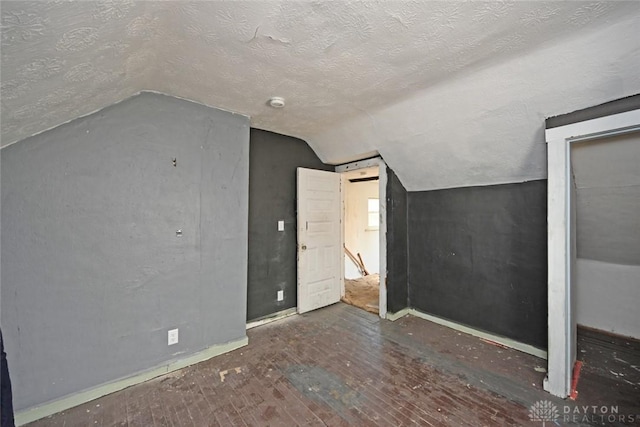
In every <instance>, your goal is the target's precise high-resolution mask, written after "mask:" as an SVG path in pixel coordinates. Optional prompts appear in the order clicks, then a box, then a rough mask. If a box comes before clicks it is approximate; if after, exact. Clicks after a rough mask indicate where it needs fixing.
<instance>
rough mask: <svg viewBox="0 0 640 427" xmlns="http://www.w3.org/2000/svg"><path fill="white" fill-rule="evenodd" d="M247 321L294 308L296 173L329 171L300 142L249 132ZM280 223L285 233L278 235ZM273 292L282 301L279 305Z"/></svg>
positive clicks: (283, 136)
mask: <svg viewBox="0 0 640 427" xmlns="http://www.w3.org/2000/svg"><path fill="white" fill-rule="evenodd" d="M250 145H251V150H250V172H249V199H250V206H249V271H248V279H247V280H248V283H247V293H248V297H247V301H246V303H247V320H249V321H251V320H256V319H260V318H262V317H265V316H269V315H271V314H273V313H277V312H279V311H282V310H286V309H289V308H293V307H295V306H296V304H297V297H298V294H297V290H298V286H297V275H298V273H297V262H296V257H297V253H296V251H297V229H296V224H297V222H296V221H297V216H296V188H297V186H296V169H297V168H298V167H303V168H309V169H321V170H329V171H333V166H329V165H325V164H323V163H322V162H321V161H320V159H319V158H318V156H316V153H314V152H313V150H312V149H311V148H310V147H309V145H307V143H306V142H304V141H303V140H301V139H297V138H293V137H290V136H285V135H280V134H277V133H273V132H267V131H264V130H260V129H251V144H250ZM278 221H284V231H278ZM278 291H284V299H283V300H282V301H278V300H277V298H276V296H277V292H278Z"/></svg>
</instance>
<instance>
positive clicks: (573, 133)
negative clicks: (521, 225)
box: [544, 109, 640, 398]
mask: <svg viewBox="0 0 640 427" xmlns="http://www.w3.org/2000/svg"><path fill="white" fill-rule="evenodd" d="M638 131H640V109H639V110H633V111H627V112H624V113H619V114H612V115H608V116H605V117H601V118H596V119H592V120H586V121H582V122H578V123H573V124H568V125H565V126H560V127H556V128H551V129H547V130H546V132H545V138H546V141H547V172H548V181H547V186H548V189H547V209H548V211H547V227H548V229H547V230H548V231H547V245H548V282H547V286H548V308H547V311H548V369H547V371H548V374H547V378H546V379H545V381H544V389H545V390H546V391H548V392H549V393H551V394H553V395H555V396H559V397H562V398H565V397H567V396H569V395H570V393H571V379H572V374H573V366H574V364H575V361H576V319H575V305H574V304H575V292H574V289H575V283H574V282H575V262H576V246H575V245H576V243H575V242H576V241H575V207H574V205H575V186H574V182H573V174H572V170H571V144H572V143H574V142H582V141H589V140H595V139H600V138H606V137H610V136H616V135H622V134H627V133H632V132H638Z"/></svg>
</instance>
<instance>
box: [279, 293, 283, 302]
mask: <svg viewBox="0 0 640 427" xmlns="http://www.w3.org/2000/svg"><path fill="white" fill-rule="evenodd" d="M283 299H284V291H278V301H282V300H283Z"/></svg>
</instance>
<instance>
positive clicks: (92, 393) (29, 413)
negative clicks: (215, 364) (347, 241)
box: [15, 336, 249, 426]
mask: <svg viewBox="0 0 640 427" xmlns="http://www.w3.org/2000/svg"><path fill="white" fill-rule="evenodd" d="M247 344H249V339H248V338H247V337H246V336H245V337H244V338H240V339H239V340H236V341H231V342H228V343H224V344H217V345H213V346H211V347H208V348H206V349H204V350H202V351H200V352H198V353H195V354H193V355H191V356H189V357H185V358H184V359H180V360H175V361H172V362H169V363H167V364H164V365H161V366H158V367H156V368H153V369H151V370H148V371H145V372H141V373H139V374H135V375H132V376H130V377H126V378H122V379H119V380H116V381H113V382H109V383H106V384H102V385H99V386H97V387H94V388H91V389H88V390H83V391H81V392H78V393H74V394H72V395H69V396H66V397H63V398H61V399H57V400H54V401H52V402H49V403H45V404H43V405H41V406H36V407H33V408H29V409H25V410H22V411H19V412H17V413H16V416H15V422H16V425H17V426H22V425H25V424H28V423H30V422H33V421H36V420H39V419H41V418H45V417H48V416H50V415H53V414H57V413H58V412H62V411H65V410H67V409H69V408H73V407H75V406H78V405H81V404H83V403H86V402H90V401H92V400H94V399H97V398H99V397H102V396H106V395H107V394H111V393H114V392H116V391H120V390H123V389H125V388H127V387H130V386H133V385H136V384H140V383H143V382H145V381H149V380H151V379H153V378H157V377H159V376H161V375H164V374H168V373H170V372H174V371H177V370H180V369H182V368H186V367H187V366H190V365H194V364H196V363H199V362H204V361H205V360H208V359H211V358H212V357H214V356H219V355H221V354H224V353H228V352H230V351H233V350H236V349H238V348H240V347H244V346H245V345H247Z"/></svg>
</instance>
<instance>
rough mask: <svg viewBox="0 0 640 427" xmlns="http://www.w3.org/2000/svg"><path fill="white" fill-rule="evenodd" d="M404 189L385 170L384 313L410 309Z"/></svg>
mask: <svg viewBox="0 0 640 427" xmlns="http://www.w3.org/2000/svg"><path fill="white" fill-rule="evenodd" d="M407 238H408V234H407V190H406V189H405V188H404V186H403V185H402V183H401V182H400V180H399V179H398V177H397V175H396V174H395V173H394V172H393V171H392V170H391V169H389V168H387V310H388V311H389V312H391V313H396V312H398V311H400V310H402V309H403V308H407V307H409V300H408V298H409V294H408V288H407V285H408V283H407V271H408V264H407V255H408V241H407Z"/></svg>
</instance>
